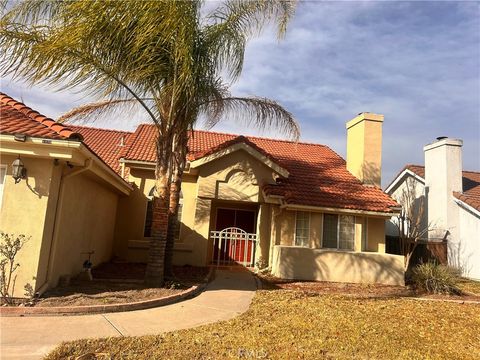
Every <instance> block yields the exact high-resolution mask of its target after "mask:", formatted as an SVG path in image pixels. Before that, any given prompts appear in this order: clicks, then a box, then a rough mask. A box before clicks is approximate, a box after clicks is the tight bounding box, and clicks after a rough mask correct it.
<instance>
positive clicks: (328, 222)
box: [322, 214, 355, 250]
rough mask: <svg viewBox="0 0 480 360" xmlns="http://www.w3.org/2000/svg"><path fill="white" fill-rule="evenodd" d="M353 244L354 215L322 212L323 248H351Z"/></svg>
mask: <svg viewBox="0 0 480 360" xmlns="http://www.w3.org/2000/svg"><path fill="white" fill-rule="evenodd" d="M354 244H355V217H353V216H349V215H334V214H323V243H322V246H323V247H324V248H329V249H341V250H353V249H354Z"/></svg>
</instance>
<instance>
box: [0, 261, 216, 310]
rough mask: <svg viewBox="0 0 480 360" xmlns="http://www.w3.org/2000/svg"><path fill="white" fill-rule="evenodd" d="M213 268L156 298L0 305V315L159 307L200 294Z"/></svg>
mask: <svg viewBox="0 0 480 360" xmlns="http://www.w3.org/2000/svg"><path fill="white" fill-rule="evenodd" d="M213 273H214V268H213V267H210V269H209V271H208V274H207V276H205V278H204V279H203V283H202V284H200V285H194V286H191V287H190V288H188V289H187V290H185V291H183V292H181V293H179V294H174V295H170V296H166V297H162V298H158V299H150V300H143V301H136V302H131V303H124V304H108V305H83V306H52V307H47V306H45V307H41V306H39V307H35V306H32V307H29V306H14V307H13V306H12V307H10V306H2V307H0V317H7V316H12V317H13V316H53V315H63V316H66V315H89V314H101V313H112V312H126V311H134V310H144V309H150V308H154V307H160V306H165V305H170V304H174V303H177V302H179V301H181V300H185V299H188V298H192V297H195V296H197V295H198V294H200V293H201V292H202V291H203V290H204V289H205V288H206V287H207V285H208V283H209V282H210V281H211V280H212V277H213Z"/></svg>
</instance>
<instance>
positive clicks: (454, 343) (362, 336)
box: [47, 289, 480, 359]
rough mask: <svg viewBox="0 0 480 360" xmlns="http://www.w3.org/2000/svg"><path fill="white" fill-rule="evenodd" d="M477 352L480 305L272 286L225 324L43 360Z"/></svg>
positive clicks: (80, 346) (79, 346)
mask: <svg viewBox="0 0 480 360" xmlns="http://www.w3.org/2000/svg"><path fill="white" fill-rule="evenodd" d="M479 351H480V305H476V304H459V303H452V302H432V301H417V300H413V299H409V298H408V297H393V298H392V297H384V296H383V295H381V296H370V297H365V296H359V297H357V296H352V295H349V296H343V295H336V294H319V293H318V292H315V291H309V290H301V289H295V290H286V289H271V290H261V291H258V292H257V294H256V296H255V298H254V300H253V303H252V305H251V307H250V309H249V310H248V311H247V312H246V313H244V314H243V315H241V316H239V317H237V318H235V319H233V320H230V321H226V322H221V323H216V324H212V325H206V326H202V327H199V328H195V329H190V330H182V331H176V332H172V333H167V334H163V335H158V336H143V337H125V338H108V339H96V340H80V341H75V342H71V343H66V344H64V345H62V346H60V347H59V348H57V349H56V350H54V351H53V352H52V353H51V354H49V355H48V356H47V359H65V358H70V359H74V358H75V357H76V356H78V355H81V354H87V353H97V354H98V355H97V357H94V356H93V355H92V357H89V358H92V359H93V358H105V359H108V358H112V359H223V358H251V359H254V358H273V359H314V358H315V359H322V358H326V359H351V358H356V359H476V358H477V359H478V354H479ZM100 353H102V354H103V355H101V354H100Z"/></svg>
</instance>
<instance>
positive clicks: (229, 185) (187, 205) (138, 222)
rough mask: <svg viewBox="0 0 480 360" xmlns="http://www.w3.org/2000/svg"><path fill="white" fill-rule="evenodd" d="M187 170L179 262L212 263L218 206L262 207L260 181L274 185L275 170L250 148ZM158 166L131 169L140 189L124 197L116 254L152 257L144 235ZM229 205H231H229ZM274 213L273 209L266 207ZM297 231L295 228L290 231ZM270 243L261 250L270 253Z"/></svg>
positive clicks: (139, 258) (177, 246) (141, 258)
mask: <svg viewBox="0 0 480 360" xmlns="http://www.w3.org/2000/svg"><path fill="white" fill-rule="evenodd" d="M192 172H193V173H194V174H185V175H184V176H183V181H182V194H183V211H182V219H181V221H182V225H181V230H180V239H179V241H178V242H177V243H176V244H175V247H174V258H173V261H174V264H178V265H185V264H189V265H195V266H204V265H206V264H207V263H208V262H209V260H210V257H211V251H212V244H211V241H209V233H210V230H211V229H212V227H213V225H214V224H215V214H216V208H217V207H218V206H224V207H225V206H227V207H233V208H239V209H241V208H250V209H251V208H252V207H253V208H254V209H255V210H258V209H259V205H258V203H259V202H261V201H262V195H261V192H260V187H259V184H265V183H267V182H270V183H273V182H274V178H273V172H272V169H270V168H269V167H267V166H266V165H264V164H262V163H260V162H259V161H258V160H257V159H256V158H255V157H253V156H252V155H250V154H248V153H247V152H246V151H243V150H239V151H235V152H233V153H230V154H227V155H226V156H224V157H222V158H220V159H217V160H214V161H212V162H208V163H205V164H203V165H202V166H200V167H198V168H196V169H194V170H193V171H192ZM153 179H154V172H153V170H138V169H131V170H130V175H129V180H130V181H132V182H134V183H135V185H136V189H135V190H134V192H133V193H132V195H131V196H130V197H129V198H126V199H121V200H120V202H119V207H118V214H117V218H118V220H117V226H116V231H115V237H116V240H115V253H116V255H118V256H120V257H123V258H126V259H127V260H129V261H146V260H147V252H148V238H144V237H143V228H144V223H145V213H146V205H147V195H148V192H149V191H150V189H151V188H152V187H153V186H154V180H153ZM225 204H227V205H225ZM264 216H265V217H269V216H270V215H269V209H268V208H267V210H266V211H265V215H264ZM267 226H268V225H266V223H265V224H264V225H262V232H263V235H262V239H263V240H262V241H263V242H262V243H263V244H265V241H267V240H268V241H269V238H268V239H267V233H268V231H267V230H266V227H267ZM289 231H291V229H290V230H289ZM267 247H268V245H267V246H263V247H262V249H263V250H260V251H257V254H261V253H265V254H266V256H268V250H267V249H266V248H267Z"/></svg>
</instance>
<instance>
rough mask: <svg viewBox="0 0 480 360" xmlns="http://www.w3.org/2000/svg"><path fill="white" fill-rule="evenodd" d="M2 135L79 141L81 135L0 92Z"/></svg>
mask: <svg viewBox="0 0 480 360" xmlns="http://www.w3.org/2000/svg"><path fill="white" fill-rule="evenodd" d="M0 134H8V135H15V134H22V135H27V136H32V137H40V138H48V139H62V140H67V139H68V140H77V141H81V140H82V137H81V135H79V134H77V133H75V132H74V131H72V130H71V129H70V128H69V127H67V126H65V125H62V124H60V123H57V122H56V121H55V120H53V119H50V118H48V117H46V116H44V115H42V114H40V113H39V112H38V111H35V110H33V109H31V108H29V107H28V106H26V105H25V104H23V103H21V102H19V101H17V100H15V99H13V98H11V97H10V96H8V95H6V94H4V93H1V92H0Z"/></svg>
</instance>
